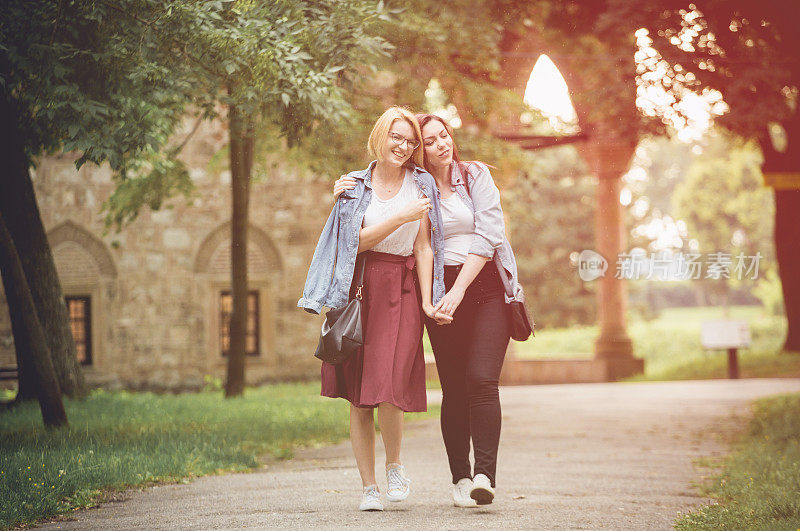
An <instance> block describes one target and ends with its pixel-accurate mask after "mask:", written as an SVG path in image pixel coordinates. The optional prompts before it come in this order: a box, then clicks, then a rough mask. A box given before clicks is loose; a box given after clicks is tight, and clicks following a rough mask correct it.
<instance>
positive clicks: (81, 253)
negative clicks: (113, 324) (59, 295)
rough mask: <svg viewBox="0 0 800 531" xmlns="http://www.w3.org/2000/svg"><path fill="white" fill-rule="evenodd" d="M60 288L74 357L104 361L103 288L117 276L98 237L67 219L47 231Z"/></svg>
mask: <svg viewBox="0 0 800 531" xmlns="http://www.w3.org/2000/svg"><path fill="white" fill-rule="evenodd" d="M47 240H48V242H49V243H50V248H51V249H52V253H53V260H54V262H55V264H56V270H57V271H58V277H59V281H60V283H61V290H62V292H63V295H64V298H65V302H66V304H67V313H68V317H69V319H70V328H71V330H72V335H73V338H74V339H75V344H76V347H77V354H78V359H79V361H81V363H82V364H83V365H85V366H87V367H98V366H102V365H103V364H104V362H105V361H106V359H105V358H106V355H105V354H106V353H105V349H104V341H103V340H104V337H105V334H104V333H103V330H106V329H107V328H108V325H109V323H108V322H107V321H108V319H109V317H108V314H109V310H110V304H109V302H110V301H109V300H108V299H109V298H110V297H113V291H114V290H113V289H105V288H106V287H108V286H109V285H110V284H112V283H113V282H114V281H115V279H116V278H117V267H116V264H115V263H114V258H113V257H112V255H111V252H110V251H109V249H108V247H106V245H105V244H104V243H103V241H102V240H100V238H98V237H97V236H95V235H94V234H92V233H91V232H89V231H88V230H87V229H85V228H83V227H81V226H80V225H78V224H77V223H75V222H73V221H70V220H67V221H65V222H63V223H61V224H59V225H57V226H56V227H54V228H53V229H51V230H50V231H49V232H48V233H47Z"/></svg>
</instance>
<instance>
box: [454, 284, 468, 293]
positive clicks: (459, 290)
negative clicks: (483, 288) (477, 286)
mask: <svg viewBox="0 0 800 531" xmlns="http://www.w3.org/2000/svg"><path fill="white" fill-rule="evenodd" d="M466 291H467V288H465V287H463V286H460V285H458V284H453V287H452V288H450V293H453V292H455V293H458V294H461V295H464V293H466Z"/></svg>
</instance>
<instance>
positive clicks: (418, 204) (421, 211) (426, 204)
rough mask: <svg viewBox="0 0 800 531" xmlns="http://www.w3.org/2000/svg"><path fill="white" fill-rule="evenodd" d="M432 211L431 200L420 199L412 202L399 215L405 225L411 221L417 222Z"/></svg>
mask: <svg viewBox="0 0 800 531" xmlns="http://www.w3.org/2000/svg"><path fill="white" fill-rule="evenodd" d="M430 209H431V200H430V199H428V198H427V197H422V198H420V199H415V200H413V201H410V202H409V203H408V204H407V205H406V206H405V207H403V209H402V210H401V211H400V212H399V213H398V216H400V219H402V220H403V223H408V222H409V221H416V220H418V219H422V216H424V215H425V214H427V213H428V210H430Z"/></svg>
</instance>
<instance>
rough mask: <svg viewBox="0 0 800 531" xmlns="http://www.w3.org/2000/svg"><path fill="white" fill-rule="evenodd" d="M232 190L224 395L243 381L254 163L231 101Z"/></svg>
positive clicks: (247, 132)
mask: <svg viewBox="0 0 800 531" xmlns="http://www.w3.org/2000/svg"><path fill="white" fill-rule="evenodd" d="M228 120H229V123H230V166H231V193H232V198H233V201H232V203H233V207H232V212H231V291H232V293H233V309H232V311H231V330H230V338H231V342H230V349H229V350H228V377H227V381H226V383H225V396H226V397H232V396H240V395H241V394H242V393H243V392H244V385H245V347H246V341H247V220H248V205H249V201H250V171H251V169H252V166H253V147H254V142H255V141H254V138H253V131H252V128H251V127H250V125H249V122H248V121H247V119H246V118H244V117H243V116H241V115H240V114H239V112H238V110H237V109H236V107H235V106H234V105H231V106H230V108H229V114H228Z"/></svg>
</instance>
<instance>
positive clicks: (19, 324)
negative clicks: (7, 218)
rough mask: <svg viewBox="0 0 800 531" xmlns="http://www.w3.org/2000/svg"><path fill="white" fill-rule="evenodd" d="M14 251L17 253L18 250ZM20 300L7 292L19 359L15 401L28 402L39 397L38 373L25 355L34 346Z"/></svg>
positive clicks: (15, 351) (7, 301)
mask: <svg viewBox="0 0 800 531" xmlns="http://www.w3.org/2000/svg"><path fill="white" fill-rule="evenodd" d="M6 230H7V229H6ZM14 252H15V253H16V251H14ZM17 258H19V257H17ZM9 274H10V273H9ZM4 289H5V288H4ZM20 302H21V301H20V299H19V298H17V297H11V296H9V294H8V293H6V303H7V304H8V314H9V316H10V317H11V333H12V334H13V336H14V353H15V355H16V359H17V396H16V398H14V402H26V401H28V400H36V399H37V398H38V393H37V392H36V387H37V386H36V375H35V373H34V370H33V366H32V364H31V360H30V356H25V355H24V353H25V352H30V350H31V349H32V347H31V338H30V337H29V336H28V333H27V329H26V327H25V309H24V307H23V306H21V304H20Z"/></svg>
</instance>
